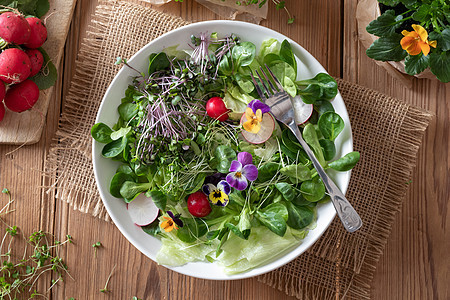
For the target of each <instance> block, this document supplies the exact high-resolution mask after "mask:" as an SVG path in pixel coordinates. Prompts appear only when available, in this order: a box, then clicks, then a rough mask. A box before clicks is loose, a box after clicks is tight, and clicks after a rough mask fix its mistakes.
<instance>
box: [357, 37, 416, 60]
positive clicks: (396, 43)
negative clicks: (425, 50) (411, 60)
mask: <svg viewBox="0 0 450 300" xmlns="http://www.w3.org/2000/svg"><path fill="white" fill-rule="evenodd" d="M401 39H402V35H401V34H392V35H390V36H387V37H381V38H379V39H378V40H376V41H375V42H373V44H372V45H370V47H369V48H368V49H367V50H366V54H367V56H368V57H370V58H373V59H376V60H380V61H400V60H402V59H404V58H405V57H406V55H407V54H408V53H407V52H406V51H405V50H403V49H402V46H401V45H400V40H401Z"/></svg>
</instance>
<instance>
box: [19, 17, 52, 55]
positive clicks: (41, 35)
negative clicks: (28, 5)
mask: <svg viewBox="0 0 450 300" xmlns="http://www.w3.org/2000/svg"><path fill="white" fill-rule="evenodd" d="M25 20H26V21H27V22H28V24H29V26H30V29H31V33H30V38H29V39H28V41H27V42H25V43H24V45H25V46H26V47H28V48H31V49H37V48H39V47H41V46H42V45H43V44H44V42H45V41H46V40H47V28H46V27H45V25H44V23H43V22H42V21H41V19H39V18H36V17H30V18H26V19H25Z"/></svg>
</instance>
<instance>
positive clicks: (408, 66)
mask: <svg viewBox="0 0 450 300" xmlns="http://www.w3.org/2000/svg"><path fill="white" fill-rule="evenodd" d="M428 58H429V56H425V55H423V53H420V54H418V55H408V56H407V57H406V58H405V71H406V73H408V74H409V75H416V74H419V73H422V72H423V71H424V70H425V69H426V68H428Z"/></svg>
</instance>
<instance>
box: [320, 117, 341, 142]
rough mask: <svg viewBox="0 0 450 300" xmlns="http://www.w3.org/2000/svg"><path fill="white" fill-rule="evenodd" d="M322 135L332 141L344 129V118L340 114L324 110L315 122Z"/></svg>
mask: <svg viewBox="0 0 450 300" xmlns="http://www.w3.org/2000/svg"><path fill="white" fill-rule="evenodd" d="M317 125H318V126H319V129H320V132H321V133H322V135H323V137H324V138H326V139H329V140H331V141H334V140H335V139H336V138H337V136H338V135H339V134H340V133H341V132H342V130H344V126H345V124H344V120H342V118H341V116H339V115H338V114H337V113H334V112H331V111H329V112H326V113H324V114H323V115H321V116H320V118H319V121H318V122H317Z"/></svg>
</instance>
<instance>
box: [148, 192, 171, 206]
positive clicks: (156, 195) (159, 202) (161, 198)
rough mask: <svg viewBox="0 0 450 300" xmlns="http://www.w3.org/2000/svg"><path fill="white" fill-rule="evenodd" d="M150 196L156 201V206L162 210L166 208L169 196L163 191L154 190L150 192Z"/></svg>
mask: <svg viewBox="0 0 450 300" xmlns="http://www.w3.org/2000/svg"><path fill="white" fill-rule="evenodd" d="M149 194H150V197H151V198H152V200H153V202H154V203H155V205H156V207H158V208H159V209H161V210H165V209H166V204H167V196H166V194H164V193H163V192H161V191H158V190H152V191H150V192H149Z"/></svg>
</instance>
